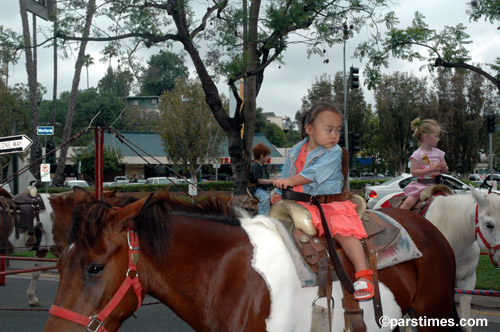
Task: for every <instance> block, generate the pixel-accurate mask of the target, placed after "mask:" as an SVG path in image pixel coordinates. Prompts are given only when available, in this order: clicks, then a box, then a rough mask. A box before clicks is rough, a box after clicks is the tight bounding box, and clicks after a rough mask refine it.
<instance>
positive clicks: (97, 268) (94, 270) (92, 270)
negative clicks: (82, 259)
mask: <svg viewBox="0 0 500 332" xmlns="http://www.w3.org/2000/svg"><path fill="white" fill-rule="evenodd" d="M103 269H104V266H103V265H100V264H93V265H90V266H89V268H88V270H87V275H89V276H96V275H98V274H99V273H101V272H102V270H103Z"/></svg>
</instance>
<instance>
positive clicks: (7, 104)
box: [0, 78, 31, 178]
mask: <svg viewBox="0 0 500 332" xmlns="http://www.w3.org/2000/svg"><path fill="white" fill-rule="evenodd" d="M0 118H1V119H2V121H0V136H2V137H4V136H12V135H14V126H16V127H17V131H18V132H28V131H29V128H30V126H31V122H30V116H29V107H28V102H27V100H25V99H23V97H22V96H21V94H20V93H19V92H18V91H16V90H12V89H9V88H8V87H7V86H6V84H5V83H4V81H3V80H2V79H1V78H0ZM11 157H12V155H0V178H3V174H4V173H3V171H4V168H5V167H6V166H8V164H9V161H10V159H11Z"/></svg>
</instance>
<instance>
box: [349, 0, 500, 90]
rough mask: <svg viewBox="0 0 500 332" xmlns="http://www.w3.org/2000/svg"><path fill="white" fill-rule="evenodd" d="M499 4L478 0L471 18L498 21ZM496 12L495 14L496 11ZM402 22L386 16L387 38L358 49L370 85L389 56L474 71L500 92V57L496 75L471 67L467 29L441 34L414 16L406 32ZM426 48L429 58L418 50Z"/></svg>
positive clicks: (449, 29) (448, 29) (461, 27)
mask: <svg viewBox="0 0 500 332" xmlns="http://www.w3.org/2000/svg"><path fill="white" fill-rule="evenodd" d="M498 7H499V5H498V1H488V0H475V1H471V2H470V3H469V8H470V9H469V10H468V13H469V15H470V18H471V19H474V20H476V21H477V20H478V19H479V18H480V17H482V16H483V15H484V16H485V18H486V19H489V20H490V22H492V23H493V22H495V21H498V19H499V18H500V16H499V15H498ZM495 10H496V12H495ZM397 23H399V21H398V19H397V17H396V15H395V13H394V12H391V13H389V14H388V15H386V25H387V26H389V27H390V29H389V31H388V32H387V33H386V37H385V39H384V38H383V37H382V35H381V33H380V32H377V34H375V35H374V37H373V39H371V40H369V41H366V42H363V43H361V44H360V45H358V47H357V48H356V51H355V56H357V57H359V58H360V59H363V58H365V57H366V58H367V59H368V62H367V64H366V67H365V71H364V75H365V76H366V77H367V82H368V86H369V87H370V88H373V87H375V85H376V84H377V82H378V81H379V79H380V77H381V76H380V75H381V74H380V69H381V67H382V66H384V67H388V65H389V56H390V55H392V56H394V57H398V58H401V59H403V60H408V61H413V60H420V61H426V62H427V64H426V66H427V68H428V69H429V70H430V71H433V70H434V68H437V67H443V68H448V69H450V68H461V69H467V70H471V71H473V72H476V73H478V74H480V75H482V76H483V77H484V78H486V79H487V80H489V81H490V82H491V83H492V84H494V85H495V86H496V87H497V89H498V91H499V92H500V57H499V58H496V60H495V63H494V64H489V66H490V68H491V69H492V70H493V71H496V73H494V74H490V73H488V72H486V71H484V70H483V69H482V68H481V67H479V66H477V65H473V64H470V63H469V62H470V61H471V58H470V56H469V51H468V50H467V49H466V48H465V47H464V46H465V45H467V44H471V43H472V41H471V40H469V35H468V34H467V33H466V27H465V26H464V25H463V24H461V23H460V24H457V25H456V26H454V27H450V26H446V27H445V28H444V29H443V30H442V31H441V32H436V31H435V30H432V29H430V28H429V26H428V25H427V24H426V23H425V17H424V16H423V15H422V14H421V13H419V12H416V13H415V18H414V19H413V21H412V24H411V26H410V27H408V28H406V29H398V28H396V24H397ZM420 47H423V48H425V49H426V50H427V51H428V54H429V55H428V56H426V55H424V52H420V51H419V49H418V48H420Z"/></svg>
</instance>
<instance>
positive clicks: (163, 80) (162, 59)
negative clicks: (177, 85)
mask: <svg viewBox="0 0 500 332" xmlns="http://www.w3.org/2000/svg"><path fill="white" fill-rule="evenodd" d="M177 78H182V79H187V78H188V68H187V67H186V65H185V64H184V59H183V58H181V57H180V56H179V55H178V54H175V53H172V52H168V51H167V52H162V51H160V53H159V54H154V55H152V56H151V58H149V61H148V67H147V69H146V71H145V73H144V75H143V76H142V79H141V94H142V95H143V96H161V95H162V94H163V92H164V91H170V90H172V89H173V88H174V82H175V80H176V79H177Z"/></svg>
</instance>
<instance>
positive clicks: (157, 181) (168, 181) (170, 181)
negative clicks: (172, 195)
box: [146, 176, 177, 184]
mask: <svg viewBox="0 0 500 332" xmlns="http://www.w3.org/2000/svg"><path fill="white" fill-rule="evenodd" d="M176 181H177V178H167V177H165V176H160V177H155V178H147V179H146V184H174V183H177V182H176Z"/></svg>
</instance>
